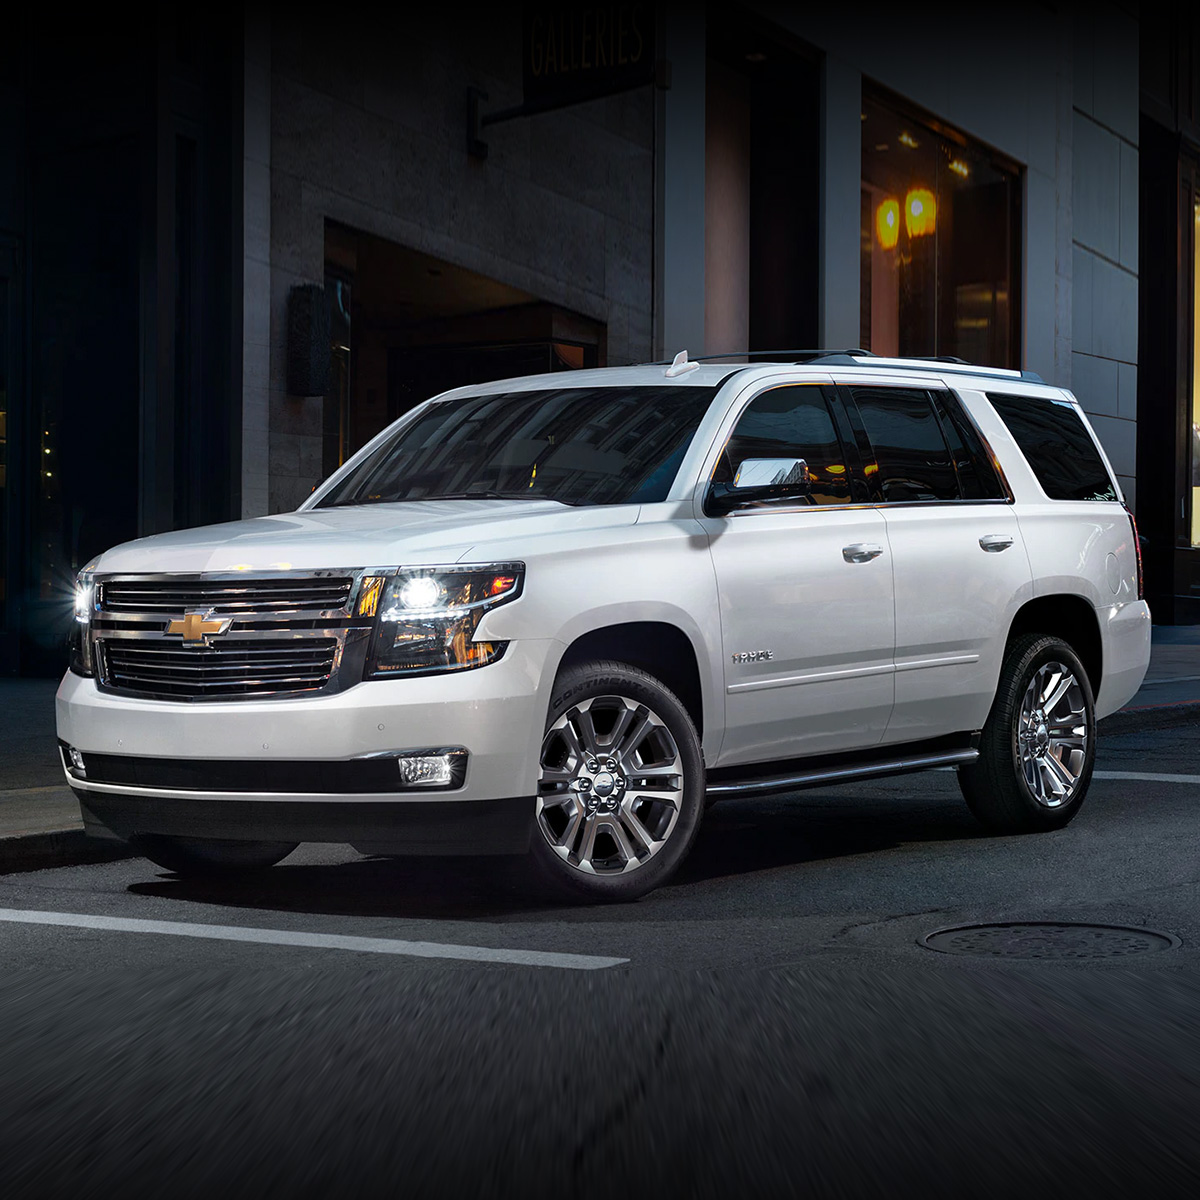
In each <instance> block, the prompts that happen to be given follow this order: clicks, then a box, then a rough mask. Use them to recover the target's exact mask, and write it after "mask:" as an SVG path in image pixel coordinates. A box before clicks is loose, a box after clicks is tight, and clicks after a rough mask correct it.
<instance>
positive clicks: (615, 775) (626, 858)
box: [530, 662, 704, 901]
mask: <svg viewBox="0 0 1200 1200" xmlns="http://www.w3.org/2000/svg"><path fill="white" fill-rule="evenodd" d="M703 808H704V766H703V760H702V758H701V754H700V740H699V738H698V737H697V735H696V730H695V727H694V726H693V724H692V721H691V718H690V717H689V716H688V713H687V710H686V709H685V708H684V707H683V705H682V704H681V703H680V701H679V700H678V698H677V697H676V696H675V695H674V694H673V693H671V692H670V691H669V690H668V689H667V688H666V687H665V686H664V685H663V684H662V683H661V682H660V681H659V680H657V679H655V678H654V677H653V676H652V675H650V674H648V673H647V672H645V671H642V670H639V669H638V668H636V667H631V666H627V665H625V664H623V663H612V662H597V663H588V664H585V665H582V666H579V667H576V668H572V669H571V670H569V671H567V672H565V673H564V674H563V675H562V676H561V678H560V679H559V680H558V681H557V682H556V684H555V690H554V698H553V699H552V701H551V704H550V713H549V717H548V720H547V723H546V735H545V738H544V739H543V741H542V751H541V761H540V764H539V780H538V796H537V801H536V811H535V824H536V826H537V828H536V829H535V831H534V835H533V840H532V845H531V850H530V857H531V860H532V864H533V867H534V871H535V874H536V876H537V878H538V880H539V881H540V882H541V883H542V884H543V886H544V887H546V888H547V889H549V890H550V891H552V892H553V893H555V894H557V895H559V896H562V897H565V898H569V899H574V900H585V901H605V900H633V899H636V898H637V897H639V896H643V895H645V894H646V893H647V892H649V891H651V890H653V889H654V888H656V887H658V886H659V885H660V884H661V883H663V882H664V881H665V880H667V879H668V878H670V876H671V875H672V874H674V872H675V871H676V869H677V868H678V867H679V864H680V863H681V862H682V861H683V859H684V858H685V857H686V855H687V852H688V851H689V850H690V849H691V846H692V842H693V840H694V839H695V836H696V831H697V830H698V829H699V827H700V816H701V813H702V811H703Z"/></svg>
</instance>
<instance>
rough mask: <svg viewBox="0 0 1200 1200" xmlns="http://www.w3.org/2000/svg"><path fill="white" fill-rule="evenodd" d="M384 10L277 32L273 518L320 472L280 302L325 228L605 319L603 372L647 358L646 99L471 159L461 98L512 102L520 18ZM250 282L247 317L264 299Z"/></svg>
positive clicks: (579, 110)
mask: <svg viewBox="0 0 1200 1200" xmlns="http://www.w3.org/2000/svg"><path fill="white" fill-rule="evenodd" d="M390 12H391V15H388V11H387V10H380V11H379V12H378V13H376V12H372V13H371V14H370V16H369V18H368V17H367V16H365V15H364V16H360V17H358V18H354V17H353V16H350V17H347V19H346V20H345V21H339V22H329V21H327V20H315V19H313V18H311V17H308V18H304V17H291V16H289V18H288V20H287V21H286V22H283V21H277V22H276V23H275V24H274V26H273V28H272V35H271V53H270V98H269V99H270V107H269V112H270V130H271V136H270V158H269V163H270V214H269V216H270V223H269V235H268V236H269V239H270V280H269V299H268V301H267V302H268V304H269V321H270V388H269V414H268V415H269V428H270V456H269V463H268V472H267V480H268V494H267V506H268V508H269V510H270V511H272V512H277V511H283V510H287V509H291V508H294V507H295V506H296V505H297V504H298V503H299V502H300V501H301V500H303V499H304V497H305V496H307V495H308V493H309V490H310V488H311V486H312V484H313V483H314V482H315V481H316V480H317V478H318V476H319V474H320V462H321V436H320V435H321V401H320V400H319V399H309V400H305V399H301V398H297V397H291V396H288V395H287V392H286V369H285V354H286V332H287V298H288V292H289V290H290V288H291V287H292V286H293V285H295V284H298V283H306V282H321V281H322V279H323V272H324V236H325V234H324V229H325V222H326V220H333V221H338V222H342V223H344V224H346V225H349V226H352V227H353V228H355V229H359V230H364V231H366V232H369V233H373V234H376V235H379V236H382V237H385V238H389V239H391V240H392V241H395V242H398V243H400V244H402V245H405V246H409V247H412V248H414V249H417V250H420V251H423V252H425V253H427V254H433V255H436V256H438V257H439V258H443V259H446V260H448V261H449V262H452V263H456V264H459V265H461V266H464V267H468V268H470V269H471V270H474V271H478V272H480V273H482V274H484V275H487V276H489V277H491V278H493V279H497V280H500V281H502V282H504V283H507V284H511V285H512V286H514V287H517V288H521V289H523V290H525V291H527V292H529V293H532V294H533V295H535V296H538V297H540V298H541V299H544V300H547V301H549V302H551V303H553V304H556V305H560V306H562V307H564V308H568V309H571V310H573V311H575V312H579V313H582V314H583V315H585V316H587V317H590V318H593V319H595V320H598V321H602V322H604V323H605V324H606V326H607V329H608V340H607V346H608V361H609V363H610V364H620V363H626V362H635V361H640V360H644V359H646V358H648V357H650V354H651V342H652V295H653V291H652V279H653V253H654V250H653V246H654V237H653V203H654V201H653V192H654V173H653V145H654V96H653V92H652V90H651V89H650V88H649V87H646V88H641V89H638V90H637V91H633V92H629V93H626V94H624V95H621V96H614V97H610V98H608V99H605V100H601V101H596V102H593V103H590V104H586V105H580V106H577V107H574V108H570V109H565V110H562V111H559V112H555V113H547V114H543V115H541V116H536V117H532V118H527V119H522V120H517V121H512V122H509V123H506V124H502V125H497V126H493V127H491V128H489V129H487V130H486V133H485V137H486V140H487V141H488V144H489V147H490V155H489V157H488V159H487V160H486V161H485V162H479V161H477V160H475V159H473V158H471V157H470V156H469V155H468V154H467V151H466V92H467V87H468V85H474V86H477V87H481V88H483V89H484V90H485V91H486V92H487V93H488V95H489V99H488V102H487V103H486V104H485V105H484V111H488V110H495V109H499V108H505V107H509V106H511V105H515V104H519V103H520V100H521V61H520V36H521V34H520V20H519V16H517V15H515V12H513V11H510V10H509V8H508V6H495V8H493V9H484V8H475V7H472V8H471V10H470V14H469V16H461V17H451V16H448V17H444V18H443V17H439V16H436V15H434V16H431V15H428V14H426V15H424V16H423V15H421V14H420V13H418V12H415V11H414V10H412V9H404V10H403V11H402V10H400V9H393V10H390ZM249 144H250V143H249V138H248V139H247V145H248V146H249ZM247 178H248V181H249V172H248V176H247ZM247 188H248V189H249V182H248V183H247ZM247 278H248V284H247V314H248V316H247V321H248V323H249V322H250V320H251V317H250V313H251V310H252V308H254V306H255V304H256V303H260V302H259V301H258V299H257V297H255V296H252V295H251V286H250V284H249V275H248V276H247ZM258 311H261V309H259V310H258ZM248 329H249V324H248ZM248 445H252V443H248ZM248 453H249V452H248ZM249 469H250V463H249V458H248V459H247V470H249ZM254 478H255V479H257V478H258V476H257V475H255V476H254Z"/></svg>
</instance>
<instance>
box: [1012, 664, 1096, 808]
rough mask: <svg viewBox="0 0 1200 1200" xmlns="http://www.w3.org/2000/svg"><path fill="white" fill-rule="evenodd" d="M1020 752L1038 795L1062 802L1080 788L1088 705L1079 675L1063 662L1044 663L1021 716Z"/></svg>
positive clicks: (1052, 803) (1055, 804) (1048, 802)
mask: <svg viewBox="0 0 1200 1200" xmlns="http://www.w3.org/2000/svg"><path fill="white" fill-rule="evenodd" d="M1016 734H1017V754H1018V757H1019V759H1020V765H1021V773H1022V775H1023V776H1024V779H1025V783H1026V785H1027V786H1028V788H1029V791H1030V793H1031V794H1032V795H1033V797H1034V799H1035V800H1036V801H1037V802H1038V803H1039V804H1041V805H1043V806H1044V807H1046V808H1060V807H1062V805H1064V804H1066V803H1067V801H1069V800H1070V799H1071V797H1072V796H1073V795H1074V793H1075V789H1076V786H1077V785H1078V782H1079V776H1080V773H1081V772H1082V771H1083V768H1084V764H1085V763H1086V761H1087V750H1088V744H1087V742H1088V718H1087V705H1086V701H1085V699H1084V695H1083V689H1082V688H1081V687H1080V685H1079V680H1078V679H1076V678H1075V675H1074V673H1073V672H1072V670H1071V668H1070V667H1067V666H1065V665H1064V664H1063V663H1061V662H1048V663H1044V664H1042V666H1040V667H1039V668H1038V669H1037V670H1036V671H1035V672H1034V675H1033V678H1032V679H1031V680H1030V681H1029V686H1028V687H1027V688H1026V690H1025V696H1024V698H1023V699H1022V701H1021V709H1020V712H1019V713H1018V716H1017V730H1016Z"/></svg>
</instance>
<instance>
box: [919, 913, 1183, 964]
mask: <svg viewBox="0 0 1200 1200" xmlns="http://www.w3.org/2000/svg"><path fill="white" fill-rule="evenodd" d="M918 941H919V942H920V944H921V945H922V946H926V947H928V948H929V949H930V950H938V951H940V952H941V953H943V954H969V955H974V956H976V957H981V958H1117V957H1121V956H1124V955H1128V954H1150V953H1151V952H1152V951H1154V950H1170V949H1171V948H1172V947H1174V946H1178V945H1179V939H1178V938H1177V937H1172V936H1171V934H1169V933H1155V932H1154V931H1153V930H1152V929H1131V928H1129V927H1128V926H1125V925H1076V924H1071V923H1070V922H1057V923H1056V922H1053V921H1012V922H1004V923H1001V924H999V925H960V926H958V927H957V928H955V929H938V930H935V931H934V932H933V933H927V934H926V935H925V936H924V937H923V938H918Z"/></svg>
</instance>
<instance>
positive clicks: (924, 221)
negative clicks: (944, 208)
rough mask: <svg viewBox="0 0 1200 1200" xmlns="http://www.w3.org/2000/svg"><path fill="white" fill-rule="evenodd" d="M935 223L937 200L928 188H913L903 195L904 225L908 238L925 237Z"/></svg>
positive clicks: (932, 229)
mask: <svg viewBox="0 0 1200 1200" xmlns="http://www.w3.org/2000/svg"><path fill="white" fill-rule="evenodd" d="M936 225H937V201H936V200H935V199H934V198H933V193H932V192H931V191H930V190H929V189H928V188H913V190H912V191H911V192H909V193H908V195H907V196H905V197H904V227H905V229H906V230H908V236H909V237H910V238H918V237H925V236H926V235H927V234H930V233H932V232H933V231H934V228H935V227H936Z"/></svg>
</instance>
